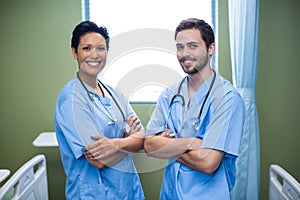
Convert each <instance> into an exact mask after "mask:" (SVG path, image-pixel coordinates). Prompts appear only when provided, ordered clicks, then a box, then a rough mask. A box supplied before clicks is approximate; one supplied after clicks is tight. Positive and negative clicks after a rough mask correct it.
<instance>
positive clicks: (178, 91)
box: [169, 69, 217, 128]
mask: <svg viewBox="0 0 300 200" xmlns="http://www.w3.org/2000/svg"><path fill="white" fill-rule="evenodd" d="M212 71H213V73H214V75H213V79H212V81H211V83H210V85H209V88H208V91H207V93H206V96H205V99H204V101H203V103H202V105H201V108H200V111H199V114H198V117H197V122H199V121H200V117H201V114H202V111H203V108H204V105H205V103H206V101H207V99H208V97H209V94H210V93H211V90H212V87H213V85H214V82H215V80H216V75H217V74H216V71H215V70H214V69H212ZM186 78H187V77H185V78H183V79H182V81H181V82H180V84H179V87H178V90H177V94H175V95H174V96H173V97H172V99H171V102H170V105H169V109H171V107H172V105H173V103H174V100H175V99H176V97H179V98H181V100H182V103H181V106H182V107H184V106H185V101H184V97H183V96H182V95H181V94H180V90H181V87H182V84H183V82H184V80H185V79H186ZM195 125H196V122H195V123H194V126H195ZM195 128H196V127H195Z"/></svg>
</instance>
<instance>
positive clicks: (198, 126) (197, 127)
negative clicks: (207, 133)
mask: <svg viewBox="0 0 300 200" xmlns="http://www.w3.org/2000/svg"><path fill="white" fill-rule="evenodd" d="M193 126H194V129H195V131H199V129H200V120H199V119H198V120H196V121H195V122H194V123H193Z"/></svg>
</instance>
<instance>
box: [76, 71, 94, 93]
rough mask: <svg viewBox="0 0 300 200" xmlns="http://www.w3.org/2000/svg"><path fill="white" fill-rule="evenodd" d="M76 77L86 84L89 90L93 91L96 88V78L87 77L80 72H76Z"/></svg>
mask: <svg viewBox="0 0 300 200" xmlns="http://www.w3.org/2000/svg"><path fill="white" fill-rule="evenodd" d="M77 77H78V78H80V79H81V81H83V82H85V83H86V84H88V85H89V86H90V87H91V88H93V89H96V88H98V84H97V77H91V76H87V75H86V74H83V73H80V72H77Z"/></svg>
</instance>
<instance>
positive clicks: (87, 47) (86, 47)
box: [82, 46, 91, 51]
mask: <svg viewBox="0 0 300 200" xmlns="http://www.w3.org/2000/svg"><path fill="white" fill-rule="evenodd" d="M82 50H84V51H90V50H91V48H90V47H89V46H84V47H82Z"/></svg>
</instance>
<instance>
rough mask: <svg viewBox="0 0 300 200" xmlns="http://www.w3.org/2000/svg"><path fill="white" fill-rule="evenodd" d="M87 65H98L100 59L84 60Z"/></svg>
mask: <svg viewBox="0 0 300 200" xmlns="http://www.w3.org/2000/svg"><path fill="white" fill-rule="evenodd" d="M86 63H87V64H88V65H91V66H97V65H99V64H100V63H101V62H100V61H87V62H86Z"/></svg>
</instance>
